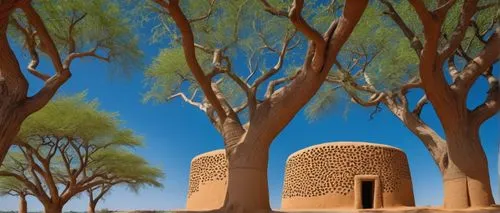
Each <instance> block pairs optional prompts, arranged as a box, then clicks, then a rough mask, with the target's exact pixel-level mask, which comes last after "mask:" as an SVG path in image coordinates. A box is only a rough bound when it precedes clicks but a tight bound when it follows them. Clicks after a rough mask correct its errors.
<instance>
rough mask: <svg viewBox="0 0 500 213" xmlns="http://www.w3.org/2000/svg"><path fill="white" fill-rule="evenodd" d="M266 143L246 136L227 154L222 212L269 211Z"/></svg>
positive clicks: (267, 150)
mask: <svg viewBox="0 0 500 213" xmlns="http://www.w3.org/2000/svg"><path fill="white" fill-rule="evenodd" d="M269 144H270V142H268V141H265V142H264V141H259V138H257V137H256V136H254V135H245V136H244V138H243V139H242V143H239V144H238V145H236V146H233V147H230V148H229V150H227V151H228V153H229V154H228V161H229V162H228V185H227V193H226V200H225V202H224V206H223V210H224V211H225V212H234V213H247V212H248V213H251V212H268V211H270V209H271V207H270V205H269V191H268V182H267V166H268V158H269V157H268V154H269Z"/></svg>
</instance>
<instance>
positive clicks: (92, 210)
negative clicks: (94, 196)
mask: <svg viewBox="0 0 500 213" xmlns="http://www.w3.org/2000/svg"><path fill="white" fill-rule="evenodd" d="M96 205H97V203H94V202H92V201H90V202H89V207H88V209H87V213H95V207H96Z"/></svg>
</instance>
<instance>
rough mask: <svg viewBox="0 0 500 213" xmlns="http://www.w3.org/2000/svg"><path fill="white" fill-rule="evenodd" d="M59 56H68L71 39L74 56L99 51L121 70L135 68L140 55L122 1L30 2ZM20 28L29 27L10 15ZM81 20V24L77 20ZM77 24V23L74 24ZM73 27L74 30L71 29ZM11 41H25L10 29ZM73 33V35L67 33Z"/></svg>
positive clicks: (44, 0) (20, 18)
mask: <svg viewBox="0 0 500 213" xmlns="http://www.w3.org/2000/svg"><path fill="white" fill-rule="evenodd" d="M32 4H33V7H34V8H35V10H36V11H37V12H38V13H39V15H40V17H41V18H42V20H43V21H44V24H45V26H46V28H47V30H48V31H49V34H50V36H51V37H52V39H53V40H54V42H55V44H56V46H57V47H58V50H59V53H60V55H61V56H65V55H67V54H68V50H69V48H70V40H71V38H72V39H73V40H74V41H75V48H76V49H75V51H76V52H87V51H89V50H91V49H92V48H94V47H98V53H99V54H102V55H105V56H108V55H109V57H110V60H111V61H112V62H113V64H115V65H119V66H120V67H121V68H124V70H129V69H131V68H134V67H136V66H137V65H138V64H140V63H139V61H138V59H140V58H141V57H142V51H140V50H139V49H138V42H139V38H138V36H136V35H135V32H134V26H133V24H132V22H131V20H130V19H129V18H128V17H127V16H126V15H125V14H126V12H125V10H124V8H123V7H122V5H121V4H122V2H121V1H111V0H94V1H86V0H72V1H51V0H37V1H33V3H32ZM13 18H15V19H17V20H18V22H20V23H21V24H22V25H23V26H28V25H27V21H26V18H25V17H24V13H22V11H18V12H17V13H15V14H14V15H13ZM80 18H81V20H79V19H80ZM77 20H79V21H77ZM72 26H73V27H72ZM11 28H12V30H11V33H13V38H18V39H16V40H17V41H19V42H20V43H21V44H23V43H24V37H23V36H21V34H20V32H17V31H16V30H13V29H15V28H14V27H11ZM71 29H72V33H71V34H70V31H71Z"/></svg>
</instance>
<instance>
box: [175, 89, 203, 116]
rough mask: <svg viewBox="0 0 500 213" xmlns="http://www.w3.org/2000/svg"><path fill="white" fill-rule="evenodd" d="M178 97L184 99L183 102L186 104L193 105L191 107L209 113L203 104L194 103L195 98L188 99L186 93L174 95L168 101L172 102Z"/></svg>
mask: <svg viewBox="0 0 500 213" xmlns="http://www.w3.org/2000/svg"><path fill="white" fill-rule="evenodd" d="M176 97H180V98H182V100H183V101H184V102H186V103H188V104H191V105H193V106H195V107H197V108H198V109H200V110H201V111H203V112H206V111H207V109H206V107H205V106H204V105H203V104H202V103H199V102H196V101H194V100H193V98H194V97H192V98H187V97H186V95H185V94H184V93H182V92H179V93H177V94H174V95H171V96H169V97H168V98H167V100H171V99H174V98H176Z"/></svg>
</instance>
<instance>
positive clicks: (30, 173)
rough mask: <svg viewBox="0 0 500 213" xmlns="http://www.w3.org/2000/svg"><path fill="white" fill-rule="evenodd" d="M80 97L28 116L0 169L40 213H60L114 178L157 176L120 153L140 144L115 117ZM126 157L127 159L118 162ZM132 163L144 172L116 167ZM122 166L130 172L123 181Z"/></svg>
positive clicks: (157, 172)
mask: <svg viewBox="0 0 500 213" xmlns="http://www.w3.org/2000/svg"><path fill="white" fill-rule="evenodd" d="M84 98H85V94H78V95H76V96H72V97H65V98H58V99H56V100H55V101H53V102H50V103H49V104H48V105H47V106H46V107H45V108H44V109H42V110H40V111H39V112H37V113H35V114H33V115H32V116H30V117H29V118H28V119H27V120H26V121H25V122H24V123H23V126H22V127H21V131H20V133H19V135H18V136H17V138H16V140H15V146H14V147H13V148H12V149H11V152H10V153H9V154H8V158H6V160H5V161H4V164H3V165H2V167H0V175H1V176H5V177H12V178H15V179H17V180H18V181H20V182H21V183H22V184H24V186H25V187H26V188H27V189H28V190H29V192H30V193H31V194H33V196H35V197H36V198H38V200H40V202H41V203H42V204H43V206H44V208H45V212H46V213H60V212H61V211H62V208H63V206H64V205H65V204H66V203H67V202H68V201H69V200H70V199H71V198H73V197H74V196H75V195H77V194H79V193H81V192H85V191H87V190H90V189H92V188H94V187H97V186H101V185H103V184H111V183H113V181H116V180H117V179H118V178H120V177H122V178H124V180H127V181H132V180H131V179H130V178H131V177H137V178H138V179H137V180H139V181H142V180H150V179H147V178H154V177H161V176H162V173H161V171H159V170H157V169H155V168H150V167H149V166H147V165H145V162H144V161H140V160H138V159H141V158H138V157H135V158H132V157H131V155H132V154H131V153H129V152H126V150H125V148H126V147H137V146H140V145H141V144H142V143H141V140H140V138H138V137H137V136H135V135H134V134H133V133H132V131H131V130H128V129H123V128H120V127H119V125H120V122H119V121H118V120H117V117H116V114H113V113H107V112H102V111H99V110H98V109H97V107H98V103H97V102H96V101H91V102H86V101H85V100H84ZM129 157H131V158H132V159H124V158H129ZM134 159H135V160H136V161H137V162H140V163H142V164H141V165H142V166H144V168H138V169H139V170H135V169H136V168H133V167H128V165H125V164H124V165H121V166H117V164H119V163H120V161H122V162H124V163H132V162H131V160H134ZM136 165H137V164H136ZM125 167H128V168H129V170H130V171H129V172H131V173H129V174H128V175H129V176H125V177H123V175H124V174H125V173H124V170H123V168H125ZM146 168H147V169H146ZM149 169H150V170H149ZM136 171H137V172H140V171H149V173H148V176H145V177H144V178H143V176H142V174H138V173H137V174H136V173H132V172H136ZM151 174H153V175H156V176H153V177H152V176H151ZM150 183H152V184H157V182H150Z"/></svg>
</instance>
